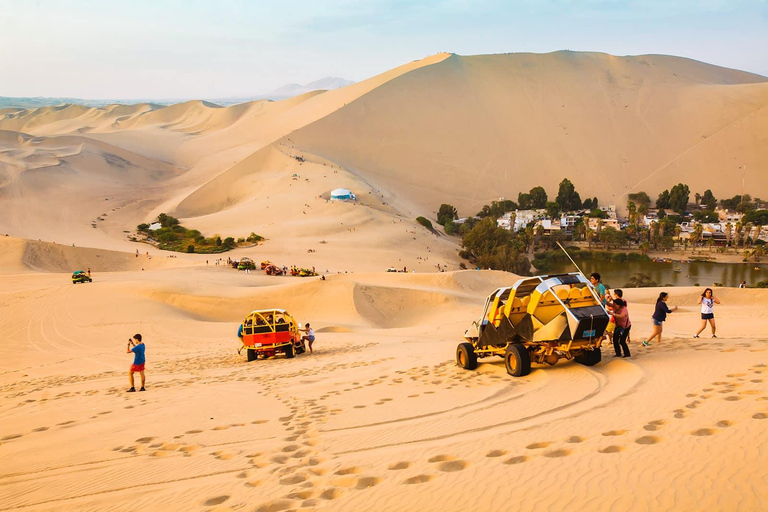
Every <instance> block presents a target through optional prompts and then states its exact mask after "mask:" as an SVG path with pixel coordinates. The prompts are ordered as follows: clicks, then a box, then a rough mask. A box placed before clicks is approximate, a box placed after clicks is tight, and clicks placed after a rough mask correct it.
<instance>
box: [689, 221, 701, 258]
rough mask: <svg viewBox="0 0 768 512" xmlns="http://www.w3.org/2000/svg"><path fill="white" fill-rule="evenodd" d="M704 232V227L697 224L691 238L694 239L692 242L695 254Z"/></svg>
mask: <svg viewBox="0 0 768 512" xmlns="http://www.w3.org/2000/svg"><path fill="white" fill-rule="evenodd" d="M703 232H704V227H703V226H702V225H701V224H699V223H698V222H697V223H696V224H695V225H694V226H693V236H692V237H691V238H692V239H693V240H691V242H692V243H693V252H696V244H698V243H699V240H701V234H702V233H703Z"/></svg>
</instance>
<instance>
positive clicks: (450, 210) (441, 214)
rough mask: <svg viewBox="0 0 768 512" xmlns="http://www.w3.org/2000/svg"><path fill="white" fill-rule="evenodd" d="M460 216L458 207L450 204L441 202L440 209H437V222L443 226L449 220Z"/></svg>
mask: <svg viewBox="0 0 768 512" xmlns="http://www.w3.org/2000/svg"><path fill="white" fill-rule="evenodd" d="M458 218H459V214H458V212H457V211H456V208H454V207H453V206H451V205H450V204H441V205H440V209H439V210H438V211H437V223H438V224H440V225H441V226H445V223H446V222H448V221H454V220H456V219H458Z"/></svg>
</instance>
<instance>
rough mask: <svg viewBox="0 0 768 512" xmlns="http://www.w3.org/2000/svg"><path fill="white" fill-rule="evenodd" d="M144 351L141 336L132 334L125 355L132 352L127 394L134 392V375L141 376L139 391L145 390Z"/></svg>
mask: <svg viewBox="0 0 768 512" xmlns="http://www.w3.org/2000/svg"><path fill="white" fill-rule="evenodd" d="M142 270H144V269H142ZM144 349H145V347H144V342H143V341H142V340H141V334H134V335H133V338H129V339H128V350H127V351H126V354H130V353H131V352H133V364H132V365H131V369H130V370H129V371H128V379H129V380H130V382H131V388H130V389H129V390H128V392H129V393H133V392H134V391H136V387H135V386H134V385H133V374H134V373H138V374H139V375H141V388H140V389H139V391H146V389H144V384H145V379H144V364H145V363H146V358H145V357H144Z"/></svg>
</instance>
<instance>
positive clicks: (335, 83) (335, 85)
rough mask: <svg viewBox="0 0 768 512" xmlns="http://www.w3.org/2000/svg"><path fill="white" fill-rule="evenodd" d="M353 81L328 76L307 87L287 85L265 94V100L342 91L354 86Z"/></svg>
mask: <svg viewBox="0 0 768 512" xmlns="http://www.w3.org/2000/svg"><path fill="white" fill-rule="evenodd" d="M353 83H355V82H353V81H351V80H346V79H344V78H338V77H331V76H327V77H325V78H321V79H320V80H315V81H314V82H310V83H308V84H306V85H301V84H286V85H283V86H282V87H278V88H277V89H275V90H274V91H272V92H270V93H268V94H265V95H264V98H265V99H270V100H282V99H285V98H291V97H293V96H298V95H300V94H304V93H308V92H312V91H321V90H332V89H341V88H342V87H346V86H347V85H352V84H353Z"/></svg>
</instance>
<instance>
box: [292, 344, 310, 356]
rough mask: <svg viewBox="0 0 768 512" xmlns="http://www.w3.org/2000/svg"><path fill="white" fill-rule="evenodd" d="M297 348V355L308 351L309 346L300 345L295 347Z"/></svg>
mask: <svg viewBox="0 0 768 512" xmlns="http://www.w3.org/2000/svg"><path fill="white" fill-rule="evenodd" d="M294 346H295V347H296V354H303V353H304V352H306V351H307V346H306V345H305V344H304V343H300V344H299V345H294Z"/></svg>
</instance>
